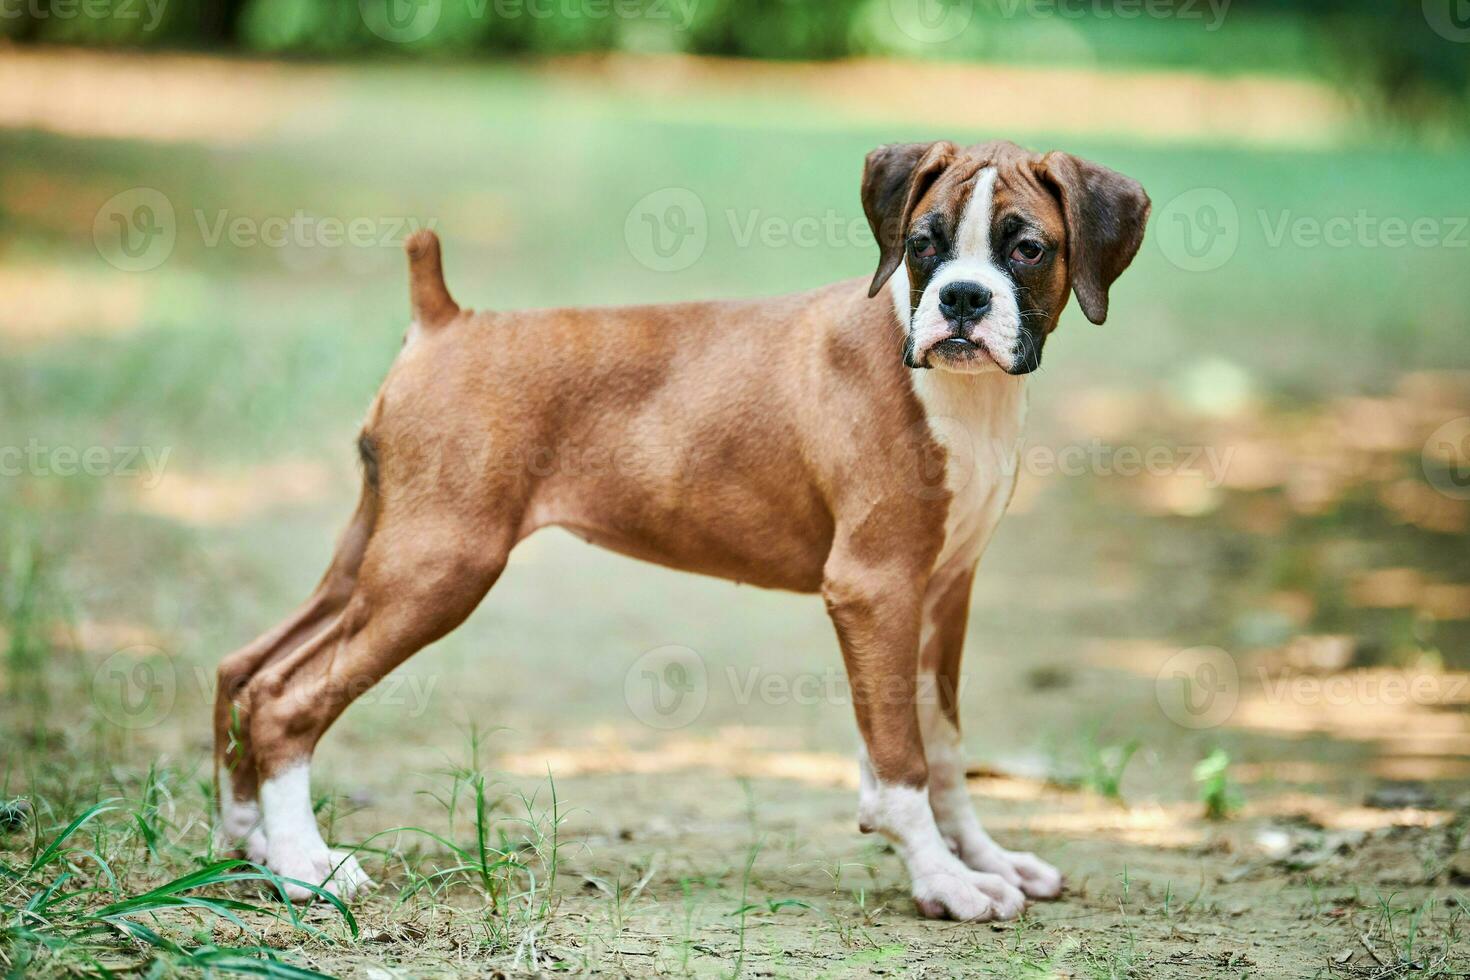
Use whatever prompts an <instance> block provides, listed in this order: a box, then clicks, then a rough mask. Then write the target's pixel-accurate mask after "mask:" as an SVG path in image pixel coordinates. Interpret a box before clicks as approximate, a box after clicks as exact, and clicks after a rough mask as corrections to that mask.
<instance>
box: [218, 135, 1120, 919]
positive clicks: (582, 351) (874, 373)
mask: <svg viewBox="0 0 1470 980" xmlns="http://www.w3.org/2000/svg"><path fill="white" fill-rule="evenodd" d="M862 201H863V208H864V211H865V212H866V215H867V218H868V222H869V224H870V225H871V227H872V229H873V232H874V235H875V237H876V239H877V241H878V245H879V259H878V269H877V273H876V274H875V275H874V276H873V278H872V281H871V283H864V282H862V281H859V280H850V281H847V282H840V283H837V284H835V285H831V286H825V287H822V288H820V289H815V290H812V291H810V292H804V293H799V294H796V295H789V296H780V297H776V298H771V299H755V300H740V301H733V302H707V303H677V304H670V305H662V306H633V307H623V308H611V309H557V310H537V311H520V312H504V313H501V312H481V313H475V312H472V311H470V310H462V309H460V307H459V306H458V305H457V304H456V303H455V301H454V300H453V299H452V298H451V296H450V294H449V292H448V290H447V289H446V288H445V285H444V280H443V275H442V271H441V266H440V252H439V241H438V239H437V238H436V237H435V236H434V234H433V233H432V232H427V231H425V232H419V233H417V234H416V235H415V236H414V237H412V238H411V239H410V240H409V242H408V244H407V249H408V255H409V264H410V294H411V305H412V310H413V321H412V323H411V324H410V325H409V327H408V331H407V336H406V338H405V341H404V345H403V348H402V350H401V351H400V352H399V353H398V356H397V358H396V360H395V361H394V363H393V366H392V368H391V370H390V371H389V372H388V377H387V380H386V381H384V383H383V386H382V388H381V389H380V390H379V392H378V395H377V397H376V398H375V399H374V400H373V402H372V405H371V407H370V408H369V410H368V413H367V421H366V424H365V425H364V426H363V429H362V433H361V436H360V438H359V440H358V449H359V452H360V455H361V458H362V464H363V479H362V494H361V499H360V501H359V503H358V505H357V510H356V513H355V514H354V516H353V517H352V520H351V521H350V523H349V524H348V526H347V529H346V531H345V532H344V534H343V535H342V538H341V541H340V542H339V544H338V546H337V551H336V555H335V556H334V558H333V560H332V562H331V566H330V567H329V568H328V569H327V572H326V575H325V576H324V577H323V579H322V581H321V583H320V585H319V586H318V587H317V589H316V591H315V593H314V594H313V595H312V596H311V597H310V599H309V600H308V601H307V602H306V604H305V605H304V606H302V607H301V608H300V609H299V610H298V611H297V612H296V613H295V614H294V615H292V616H291V617H290V618H288V619H287V620H285V621H284V622H283V623H281V624H280V625H279V626H277V627H276V628H275V629H273V630H271V631H270V632H268V633H266V634H265V635H263V636H261V637H260V638H259V639H257V640H256V641H255V642H253V643H251V644H250V645H249V646H247V647H245V648H243V649H241V650H239V651H237V652H235V653H233V654H231V655H230V656H229V657H227V658H226V659H225V660H224V662H223V663H222V664H221V666H220V668H219V688H218V691H219V693H218V699H217V703H216V710H215V737H216V744H217V752H216V762H217V773H218V782H219V786H218V793H219V796H218V798H219V801H220V824H219V830H220V834H221V836H222V837H223V838H224V839H225V842H226V843H227V844H229V845H230V846H238V847H239V848H240V849H241V850H243V852H244V853H245V854H246V855H247V856H248V857H250V858H251V859H252V860H255V861H258V862H261V863H264V864H266V865H267V866H269V867H270V868H271V869H272V870H274V871H275V872H276V873H278V874H280V875H282V876H285V877H289V878H293V879H297V880H300V881H303V882H307V883H311V884H321V885H323V886H324V887H325V889H326V890H329V891H331V892H332V893H334V894H336V895H338V896H341V897H342V898H350V897H351V896H352V895H353V893H354V892H356V891H357V890H358V889H359V888H360V887H362V886H363V885H365V884H368V883H369V882H368V879H367V877H366V876H365V875H364V873H363V871H362V869H361V867H360V866H359V865H358V862H357V861H356V860H355V859H354V858H353V857H352V856H351V855H350V854H346V853H343V852H340V851H332V850H329V849H328V847H327V845H326V843H325V842H324V841H323V839H322V837H321V834H320V832H319V831H318V829H317V825H316V821H315V818H314V817H313V814H312V806H311V795H310V791H309V779H308V766H309V764H310V760H311V756H312V752H313V749H314V748H315V746H316V744H317V741H318V739H320V738H321V736H322V734H323V733H324V732H325V731H326V730H327V728H328V726H330V725H331V724H332V722H333V721H334V720H335V719H336V718H337V716H338V715H339V714H340V713H341V712H342V710H343V709H344V708H346V707H347V705H348V704H349V703H350V702H351V701H352V699H353V698H354V697H355V696H356V695H357V694H359V693H361V692H362V691H365V690H367V689H368V688H369V687H371V685H372V684H374V683H376V682H377V681H378V680H379V679H381V678H382V677H383V676H384V675H385V674H387V673H388V672H389V671H390V670H392V669H393V668H394V667H396V666H398V665H399V664H401V663H403V661H404V660H406V659H407V658H408V657H409V656H411V655H412V654H414V653H415V652H417V651H418V650H420V649H421V648H423V647H424V646H425V645H426V644H428V643H432V642H433V641H434V640H436V639H438V638H440V637H442V636H443V635H445V634H446V633H448V632H449V631H450V630H452V629H454V628H455V627H456V626H458V625H459V623H460V622H462V621H463V620H464V618H465V617H466V616H468V615H469V613H470V611H471V610H473V609H474V608H475V606H476V604H478V603H479V601H480V600H481V598H483V597H484V595H485V593H486V592H487V591H488V590H489V589H490V587H491V586H492V585H494V583H495V580H496V579H497V577H499V575H500V573H501V571H502V569H504V567H505V563H506V556H507V555H509V553H510V550H511V549H512V548H513V547H514V546H515V545H516V543H517V542H519V541H521V540H522V539H524V538H525V537H527V536H528V535H530V534H532V533H533V532H535V531H536V530H537V529H539V528H542V527H546V526H548V525H558V526H561V527H564V528H568V529H570V530H572V531H573V532H575V533H576V534H578V535H580V536H582V537H584V538H586V539H588V540H590V541H593V542H596V543H598V544H601V545H603V546H605V547H608V548H611V549H613V550H615V551H618V552H621V553H623V554H626V555H631V556H634V557H637V558H643V559H646V560H649V561H654V562H658V563H660V564H663V565H667V566H671V567H673V568H679V569H684V570H687V571H691V572H699V573H703V574H707V575H717V576H722V577H725V578H729V579H735V580H739V581H741V582H748V583H753V584H756V585H761V586H765V587H767V588H773V589H789V590H794V591H798V592H813V593H820V594H821V595H822V598H823V599H824V600H825V602H826V606H827V610H828V612H829V614H830V615H831V618H832V621H833V624H834V625H835V627H836V630H837V637H838V641H839V643H840V646H841V649H842V656H843V660H844V662H845V664H846V668H847V673H848V677H849V680H850V684H851V690H852V694H853V701H854V707H855V711H856V715H857V725H858V731H859V733H860V734H861V737H862V743H863V749H862V752H861V754H860V760H859V765H860V768H861V787H862V788H861V792H860V796H859V800H858V823H859V827H860V828H861V829H862V830H863V831H864V832H872V833H879V834H882V835H883V836H884V837H886V838H888V840H890V841H891V842H892V843H893V846H894V848H895V849H896V851H897V852H898V855H899V857H900V858H901V859H902V860H903V862H904V864H905V865H906V867H907V870H908V873H909V877H910V880H911V881H912V894H913V897H914V900H915V903H916V905H917V907H918V909H919V911H920V912H921V913H922V914H923V915H926V916H931V917H948V918H953V919H961V920H977V921H983V920H988V919H1008V918H1011V917H1013V916H1015V915H1017V914H1018V913H1020V911H1021V910H1022V908H1023V907H1024V905H1025V902H1026V900H1027V899H1028V898H1032V899H1046V898H1053V897H1055V896H1056V895H1058V894H1059V893H1060V891H1061V888H1062V877H1061V875H1060V874H1059V873H1058V872H1057V870H1056V869H1055V868H1053V867H1052V866H1050V865H1049V864H1046V863H1045V862H1043V861H1041V860H1039V859H1038V858H1036V857H1034V856H1033V855H1031V854H1023V853H1018V852H1015V851H1009V850H1006V849H1004V848H1002V847H1001V846H999V845H998V844H996V843H995V842H994V841H993V840H991V838H990V837H989V836H988V835H987V834H986V833H985V831H984V830H983V829H982V828H981V825H980V823H979V821H978V820H977V818H976V816H975V812H974V810H973V808H972V806H971V803H970V800H969V796H968V793H967V792H966V787H965V770H964V762H963V757H962V752H961V744H960V734H959V718H958V715H957V710H956V709H957V704H956V700H957V699H956V694H957V688H958V681H959V676H960V656H961V651H962V647H963V644H964V639H965V622H966V614H967V611H968V605H969V595H970V585H971V582H972V581H973V578H974V573H975V566H976V563H977V561H978V560H979V558H980V555H981V553H982V552H983V551H984V548H985V545H986V542H987V541H988V540H989V538H990V535H991V532H992V531H994V529H995V526H996V524H997V522H998V521H999V520H1000V517H1001V514H1002V513H1003V512H1004V510H1005V508H1006V504H1007V502H1008V501H1009V499H1010V496H1011V491H1012V489H1013V487H1014V485H1015V474H1016V464H1017V453H1018V451H1019V443H1020V437H1021V431H1022V425H1023V421H1024V417H1025V412H1026V376H1027V375H1028V374H1030V373H1031V372H1033V371H1035V370H1036V369H1037V367H1038V366H1040V364H1041V359H1042V355H1043V352H1044V350H1045V346H1046V343H1047V339H1048V338H1049V337H1050V336H1051V334H1052V331H1053V330H1054V329H1055V328H1056V325H1057V320H1058V318H1059V317H1060V315H1061V313H1062V309H1063V307H1065V306H1066V304H1067V299H1068V296H1069V295H1073V296H1075V297H1076V298H1077V305H1078V306H1079V307H1080V308H1081V310H1082V312H1083V314H1084V315H1085V316H1086V317H1087V318H1088V319H1089V320H1091V321H1093V322H1094V323H1102V322H1103V320H1104V318H1105V317H1106V316H1107V312H1108V288H1109V287H1110V286H1111V285H1112V283H1113V282H1114V280H1116V279H1117V278H1118V276H1119V275H1121V274H1122V272H1123V270H1124V269H1125V268H1127V266H1128V264H1129V263H1130V262H1131V261H1132V259H1133V256H1134V255H1135V253H1136V252H1137V251H1138V247H1139V243H1140V242H1141V241H1142V238H1143V233H1144V226H1145V223H1146V221H1147V218H1148V213H1149V199H1148V196H1147V195H1146V194H1145V193H1144V191H1143V188H1142V187H1140V186H1139V184H1138V183H1137V182H1135V181H1133V180H1131V179H1129V178H1127V177H1124V176H1123V175H1121V174H1118V173H1115V172H1113V171H1112V170H1109V169H1107V168H1106V167H1103V166H1100V165H1098V164H1095V163H1090V162H1088V161H1086V160H1082V159H1078V158H1077V157H1074V156H1071V155H1069V154H1067V153H1061V152H1052V153H1047V154H1045V155H1038V154H1034V153H1030V152H1028V151H1026V150H1023V149H1022V148H1020V147H1018V146H1016V145H1014V144H1012V143H1006V142H992V143H983V144H979V145H976V146H970V147H965V148H961V147H958V146H956V145H955V144H953V143H949V142H943V141H941V142H935V143H907V144H895V145H889V146H883V147H880V148H879V149H876V150H874V151H873V152H872V153H870V154H869V155H868V157H867V161H866V166H865V168H864V171H863V179H862ZM885 287H886V288H885ZM568 459H576V460H577V461H578V463H579V465H575V466H569V465H562V464H561V462H559V461H565V460H568ZM593 459H596V460H599V461H602V462H601V465H590V461H591V460H593ZM290 892H291V897H292V898H294V899H297V900H309V899H310V898H312V897H313V893H312V892H311V891H309V890H308V889H306V888H301V887H298V886H295V885H293V886H291V889H290Z"/></svg>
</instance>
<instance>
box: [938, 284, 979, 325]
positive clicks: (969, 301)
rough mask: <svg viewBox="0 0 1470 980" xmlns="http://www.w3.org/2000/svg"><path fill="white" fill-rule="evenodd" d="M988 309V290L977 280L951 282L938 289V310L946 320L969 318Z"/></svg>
mask: <svg viewBox="0 0 1470 980" xmlns="http://www.w3.org/2000/svg"><path fill="white" fill-rule="evenodd" d="M988 309H990V290H988V289H986V288H985V287H984V286H982V285H980V284H979V283H978V282H970V281H962V282H952V283H948V284H947V285H945V287H944V288H943V289H941V290H940V291H939V312H940V313H943V314H944V318H945V319H946V320H969V319H971V318H973V317H977V316H980V315H981V314H983V313H984V312H985V311H986V310H988Z"/></svg>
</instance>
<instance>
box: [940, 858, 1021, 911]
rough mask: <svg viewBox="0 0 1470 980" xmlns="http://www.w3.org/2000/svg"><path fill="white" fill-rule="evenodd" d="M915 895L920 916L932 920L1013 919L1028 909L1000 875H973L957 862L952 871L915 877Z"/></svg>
mask: <svg viewBox="0 0 1470 980" xmlns="http://www.w3.org/2000/svg"><path fill="white" fill-rule="evenodd" d="M913 895H914V904H915V905H916V906H918V909H919V914H921V915H923V916H924V917H925V918H929V919H955V920H956V921H960V922H989V921H991V920H993V919H1014V918H1015V917H1016V916H1018V915H1020V914H1021V911H1022V910H1023V909H1024V908H1025V907H1026V896H1025V895H1023V894H1021V890H1020V889H1019V888H1017V887H1016V886H1014V885H1012V884H1011V883H1010V882H1008V881H1006V880H1005V879H1004V878H1002V877H1001V876H1000V875H995V874H988V873H986V872H983V871H974V870H972V869H970V868H967V867H965V866H964V865H963V864H961V863H960V862H958V861H956V862H955V863H954V866H953V867H952V868H948V869H946V870H942V871H937V872H931V873H929V874H924V875H920V876H917V877H915V878H914V882H913Z"/></svg>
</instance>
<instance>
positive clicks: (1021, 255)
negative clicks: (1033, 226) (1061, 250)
mask: <svg viewBox="0 0 1470 980" xmlns="http://www.w3.org/2000/svg"><path fill="white" fill-rule="evenodd" d="M1045 255H1046V249H1045V248H1044V247H1043V246H1042V244H1041V243H1040V242H1033V241H1031V240H1030V239H1027V240H1026V241H1024V242H1021V243H1020V244H1019V245H1017V246H1016V247H1015V248H1013V249H1011V261H1012V262H1016V263H1019V264H1020V265H1036V264H1037V263H1038V262H1040V261H1041V259H1042V257H1043V256H1045Z"/></svg>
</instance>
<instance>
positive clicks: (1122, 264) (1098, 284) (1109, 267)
mask: <svg viewBox="0 0 1470 980" xmlns="http://www.w3.org/2000/svg"><path fill="white" fill-rule="evenodd" d="M1037 172H1038V174H1039V176H1040V177H1041V179H1042V180H1043V181H1044V182H1046V183H1049V184H1050V185H1051V186H1052V187H1053V188H1055V190H1056V193H1057V197H1058V198H1059V199H1060V200H1061V202H1062V217H1063V218H1064V219H1065V220H1066V222H1067V272H1068V274H1069V275H1070V276H1071V277H1072V292H1073V293H1074V294H1075V295H1076V296H1077V305H1078V306H1080V307H1082V312H1083V313H1084V314H1086V316H1087V319H1089V320H1091V321H1092V322H1093V323H1102V322H1103V321H1104V320H1106V319H1107V318H1108V287H1109V286H1111V285H1112V284H1113V283H1114V281H1116V280H1117V278H1118V277H1119V276H1121V275H1122V274H1123V270H1124V269H1126V268H1128V263H1130V262H1132V261H1133V256H1135V255H1137V254H1138V246H1139V245H1141V244H1142V243H1143V230H1144V227H1145V226H1146V225H1147V224H1148V212H1149V208H1150V207H1151V204H1150V202H1149V199H1148V195H1147V194H1146V193H1144V190H1143V186H1142V185H1141V184H1139V183H1138V181H1136V180H1134V179H1133V178H1131V177H1125V176H1123V175H1122V174H1120V173H1118V172H1116V171H1114V170H1109V169H1108V168H1107V167H1104V166H1100V165H1099V164H1096V163H1092V162H1091V161H1088V160H1083V159H1080V158H1078V157H1074V156H1072V155H1071V154H1070V153H1061V152H1057V151H1053V152H1051V153H1048V154H1047V155H1046V156H1044V157H1042V158H1041V162H1040V163H1039V164H1037Z"/></svg>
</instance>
